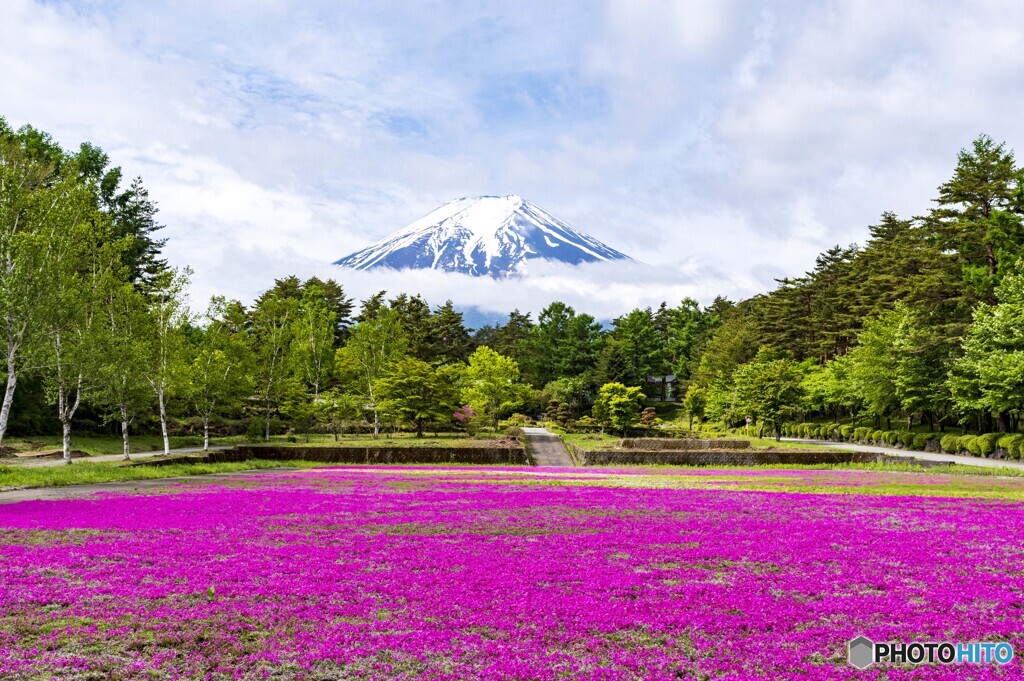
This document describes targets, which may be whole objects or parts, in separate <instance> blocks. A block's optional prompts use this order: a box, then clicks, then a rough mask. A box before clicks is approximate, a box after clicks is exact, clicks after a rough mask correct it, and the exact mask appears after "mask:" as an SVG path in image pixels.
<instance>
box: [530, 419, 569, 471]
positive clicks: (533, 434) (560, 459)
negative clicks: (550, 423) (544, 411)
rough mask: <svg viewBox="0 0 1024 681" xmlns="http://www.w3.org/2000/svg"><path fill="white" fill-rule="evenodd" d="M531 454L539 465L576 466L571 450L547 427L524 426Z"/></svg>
mask: <svg viewBox="0 0 1024 681" xmlns="http://www.w3.org/2000/svg"><path fill="white" fill-rule="evenodd" d="M523 434H524V435H526V441H527V443H528V444H529V447H530V454H532V455H533V460H534V461H536V462H537V465H538V466H575V465H576V464H575V463H573V461H572V457H571V456H569V450H567V449H566V448H565V445H564V444H563V443H562V438H560V437H558V436H557V435H555V434H554V433H552V432H551V431H549V430H548V429H547V428H523Z"/></svg>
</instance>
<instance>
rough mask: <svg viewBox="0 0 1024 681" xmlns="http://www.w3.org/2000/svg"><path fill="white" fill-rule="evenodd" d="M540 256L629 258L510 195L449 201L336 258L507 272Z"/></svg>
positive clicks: (347, 263)
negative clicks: (393, 231) (400, 227)
mask: <svg viewBox="0 0 1024 681" xmlns="http://www.w3.org/2000/svg"><path fill="white" fill-rule="evenodd" d="M541 258H543V259H547V260H554V261H557V262H562V263H566V264H570V265H579V264H581V263H587V262H599V261H608V260H627V261H632V260H633V259H632V258H630V257H629V256H628V255H625V254H624V253H621V252H619V251H617V250H615V249H614V248H611V247H610V246H606V245H605V244H603V243H601V242H600V241H598V240H597V239H595V238H594V237H592V236H588V235H586V234H584V233H583V232H580V231H577V230H575V229H573V228H572V227H571V226H570V225H568V224H567V223H565V222H563V221H561V220H559V219H558V218H556V217H555V216H554V215H552V214H551V213H549V212H547V211H546V210H544V209H542V208H540V207H538V206H536V205H535V204H532V203H530V202H529V201H526V200H524V199H522V198H521V197H519V196H515V195H512V196H481V197H477V198H464V199H456V200H454V201H450V202H449V203H446V204H444V205H443V206H441V207H440V208H438V209H437V210H435V211H433V212H432V213H430V214H428V215H426V216H424V217H422V218H420V219H419V220H417V221H415V222H413V223H412V224H411V225H409V226H408V227H406V228H405V229H403V230H400V231H398V232H395V233H394V234H392V235H391V236H389V237H386V238H385V239H382V240H381V241H378V242H377V243H375V244H372V245H371V246H368V247H366V248H364V249H363V250H361V251H357V252H355V253H353V254H351V255H347V256H345V257H344V258H342V259H341V260H337V261H335V263H334V264H335V265H339V266H341V267H351V268H353V269H357V270H368V269H373V268H377V267H388V268H391V269H395V270H402V269H435V270H443V271H446V272H459V273H462V274H469V275H474V276H482V275H487V276H491V277H508V276H511V275H514V274H522V273H524V272H525V270H526V268H525V266H524V265H525V263H526V261H527V260H534V259H541Z"/></svg>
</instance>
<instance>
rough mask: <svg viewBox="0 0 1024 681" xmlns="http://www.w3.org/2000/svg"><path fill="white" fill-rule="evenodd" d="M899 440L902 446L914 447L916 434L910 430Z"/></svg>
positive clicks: (903, 433) (900, 436)
mask: <svg viewBox="0 0 1024 681" xmlns="http://www.w3.org/2000/svg"><path fill="white" fill-rule="evenodd" d="M899 439H900V444H902V445H903V446H904V447H908V448H909V447H913V446H914V433H911V432H910V431H909V430H905V431H903V432H902V433H900V434H899Z"/></svg>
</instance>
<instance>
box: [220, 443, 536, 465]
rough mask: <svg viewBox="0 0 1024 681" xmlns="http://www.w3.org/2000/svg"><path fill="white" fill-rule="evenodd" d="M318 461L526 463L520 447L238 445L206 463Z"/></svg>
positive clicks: (523, 452) (221, 452) (524, 454)
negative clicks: (249, 460) (263, 460)
mask: <svg viewBox="0 0 1024 681" xmlns="http://www.w3.org/2000/svg"><path fill="white" fill-rule="evenodd" d="M248 459H269V460H273V461H322V462H324V463H356V464H378V463H398V464H418V463H431V464H446V463H467V464H507V465H513V466H523V465H526V464H527V456H526V450H525V449H524V448H523V447H522V446H520V447H387V446H384V447H302V446H297V447H275V446H273V445H241V446H239V447H236V448H235V449H230V450H223V451H217V452H210V457H209V461H212V462H221V461H246V460H248Z"/></svg>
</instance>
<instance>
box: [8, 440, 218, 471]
mask: <svg viewBox="0 0 1024 681" xmlns="http://www.w3.org/2000/svg"><path fill="white" fill-rule="evenodd" d="M233 446H234V445H217V446H216V447H210V451H211V452H212V451H214V450H218V449H231V448H232V447H233ZM202 451H203V448H202V447H181V448H180V449H172V450H171V453H170V455H169V456H174V455H175V454H196V453H198V452H202ZM163 455H164V450H163V449H154V450H152V451H149V452H132V461H138V460H140V459H150V458H152V457H154V456H163ZM123 458H124V454H103V455H101V456H82V457H75V458H74V459H73V461H74V463H80V462H84V461H120V460H121V459H123ZM0 463H2V464H3V465H5V466H64V465H65V463H64V459H63V458H62V457H59V456H58V457H56V458H53V459H18V458H10V459H0Z"/></svg>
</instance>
